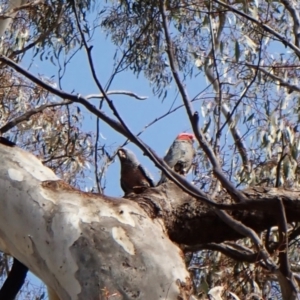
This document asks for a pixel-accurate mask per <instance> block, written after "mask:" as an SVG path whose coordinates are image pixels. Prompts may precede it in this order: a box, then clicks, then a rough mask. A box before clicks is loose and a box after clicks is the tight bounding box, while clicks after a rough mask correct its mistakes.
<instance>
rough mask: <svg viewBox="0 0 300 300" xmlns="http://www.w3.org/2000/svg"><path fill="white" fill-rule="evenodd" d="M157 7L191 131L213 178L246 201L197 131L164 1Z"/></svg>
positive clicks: (195, 118)
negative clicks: (178, 70)
mask: <svg viewBox="0 0 300 300" xmlns="http://www.w3.org/2000/svg"><path fill="white" fill-rule="evenodd" d="M159 7H160V12H161V16H162V25H163V29H164V33H165V39H166V44H167V47H166V52H167V55H168V59H169V64H170V67H171V70H172V74H173V77H174V80H175V82H176V85H177V87H178V90H179V92H180V94H181V97H182V100H183V103H184V105H185V108H186V111H187V114H188V117H189V119H190V122H191V125H192V127H193V131H194V133H195V136H196V138H197V140H198V142H199V144H200V145H201V147H202V149H203V151H204V152H205V154H206V155H207V157H208V159H209V160H210V162H211V164H212V166H213V171H214V174H215V176H216V177H217V178H218V179H219V180H220V182H221V183H222V185H223V187H224V188H225V189H226V190H227V191H228V193H229V194H230V195H232V197H233V199H234V200H235V201H236V202H242V201H245V200H246V197H245V196H244V195H243V193H242V192H240V191H238V190H237V189H236V187H235V186H234V185H233V184H232V183H231V182H230V181H229V180H228V179H227V178H226V177H225V175H224V174H223V172H222V170H221V167H220V164H219V162H218V160H217V159H216V156H215V154H214V152H213V150H212V148H211V146H210V144H209V143H208V142H207V141H206V139H205V137H204V135H203V134H202V132H201V130H200V129H199V124H198V121H199V115H198V113H194V112H193V108H192V104H191V101H190V100H189V97H188V95H187V92H186V89H185V87H184V86H183V84H182V81H181V80H180V78H179V75H178V72H177V67H176V65H175V58H174V52H173V43H172V40H171V37H170V33H169V28H168V24H167V17H166V13H165V11H166V9H165V3H164V0H160V2H159Z"/></svg>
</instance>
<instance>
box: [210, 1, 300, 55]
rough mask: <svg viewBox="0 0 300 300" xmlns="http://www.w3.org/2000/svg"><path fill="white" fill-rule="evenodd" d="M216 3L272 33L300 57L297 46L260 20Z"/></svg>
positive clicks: (299, 50)
mask: <svg viewBox="0 0 300 300" xmlns="http://www.w3.org/2000/svg"><path fill="white" fill-rule="evenodd" d="M213 1H214V2H215V3H218V4H219V5H221V6H222V7H225V8H227V9H228V10H229V11H231V12H234V13H235V14H237V15H239V16H241V17H244V18H245V19H247V20H249V21H251V22H252V23H254V24H256V25H258V26H259V27H261V28H262V29H264V30H265V31H266V32H268V33H270V34H271V35H273V36H274V37H276V38H277V39H279V40H280V41H281V42H282V43H283V44H284V45H286V46H287V47H289V48H290V49H292V50H293V51H294V52H295V53H296V54H297V56H298V57H300V49H299V47H297V46H295V45H294V44H293V43H291V42H289V41H288V40H287V39H286V38H285V37H284V36H282V35H281V34H279V33H278V32H277V31H275V30H274V29H272V28H271V27H270V26H268V25H266V24H264V23H263V22H261V21H260V20H257V19H255V18H253V17H251V16H249V15H247V14H245V13H244V12H242V11H241V10H239V9H236V8H234V7H233V6H232V5H229V4H226V3H225V2H223V1H220V0H213Z"/></svg>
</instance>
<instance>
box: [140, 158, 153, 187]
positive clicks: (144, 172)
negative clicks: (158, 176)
mask: <svg viewBox="0 0 300 300" xmlns="http://www.w3.org/2000/svg"><path fill="white" fill-rule="evenodd" d="M138 169H139V171H140V172H141V173H142V175H143V176H144V177H145V178H146V179H147V181H148V182H149V184H150V186H151V187H155V184H154V179H153V177H152V175H151V174H150V173H149V172H148V171H147V170H146V169H145V168H144V167H143V166H142V165H141V164H139V166H138Z"/></svg>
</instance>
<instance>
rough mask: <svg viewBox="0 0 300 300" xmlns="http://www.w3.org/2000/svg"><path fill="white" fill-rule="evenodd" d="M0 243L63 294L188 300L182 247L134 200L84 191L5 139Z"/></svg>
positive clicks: (0, 162)
mask: <svg viewBox="0 0 300 300" xmlns="http://www.w3.org/2000/svg"><path fill="white" fill-rule="evenodd" d="M0 189H1V197H0V203H1V210H0V249H1V251H3V252H6V253H9V254H10V255H12V256H14V257H16V258H17V259H18V260H19V261H20V262H22V263H23V264H24V265H26V266H27V267H28V268H29V269H30V270H31V271H32V272H33V273H34V274H36V275H37V276H38V277H40V278H41V279H42V280H43V281H44V282H45V283H46V284H47V285H48V286H49V287H50V289H51V290H54V291H55V292H56V294H57V295H58V296H59V298H60V299H61V300H65V299H68V300H69V299H72V300H74V299H84V300H86V299H102V297H103V298H104V299H105V297H107V298H108V297H109V296H111V295H112V294H116V295H119V298H118V299H188V297H189V294H190V292H191V282H190V278H189V274H188V272H187V270H186V267H185V264H184V261H183V254H182V252H181V250H180V249H179V248H178V247H177V246H176V245H174V243H172V242H171V241H170V240H169V238H168V237H167V235H166V230H165V228H164V225H163V223H162V222H160V221H159V219H155V220H153V219H151V218H150V216H149V215H148V214H147V213H146V212H145V211H144V210H143V209H142V208H141V207H140V206H138V205H137V204H136V203H134V202H133V201H130V200H127V199H118V198H111V197H106V196H103V195H96V194H91V193H83V192H81V191H79V190H76V189H73V188H72V187H70V186H69V185H67V184H66V183H64V182H62V181H60V180H59V178H57V176H56V175H55V174H54V173H53V172H52V171H51V170H50V169H48V168H46V167H45V166H43V165H42V163H41V162H40V161H39V160H38V159H37V158H36V157H34V156H33V155H31V154H29V153H27V152H25V151H23V150H21V149H19V148H17V147H9V146H5V145H0Z"/></svg>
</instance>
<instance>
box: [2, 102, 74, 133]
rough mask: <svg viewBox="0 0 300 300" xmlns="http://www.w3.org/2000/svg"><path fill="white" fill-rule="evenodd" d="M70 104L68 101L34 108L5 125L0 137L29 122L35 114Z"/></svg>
mask: <svg viewBox="0 0 300 300" xmlns="http://www.w3.org/2000/svg"><path fill="white" fill-rule="evenodd" d="M70 103H72V102H71V101H66V102H61V103H50V104H44V105H41V106H39V107H37V108H34V109H32V110H30V111H28V112H26V113H24V114H23V115H21V116H19V117H16V118H15V119H13V120H11V121H9V122H8V123H6V124H5V125H3V126H2V127H1V128H0V135H1V134H3V133H5V132H7V131H8V130H10V129H12V128H13V127H15V126H17V125H18V124H20V123H22V122H24V121H29V119H30V117H32V116H33V115H35V114H38V113H41V112H43V110H45V109H46V108H49V107H55V106H63V105H68V104H70Z"/></svg>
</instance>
